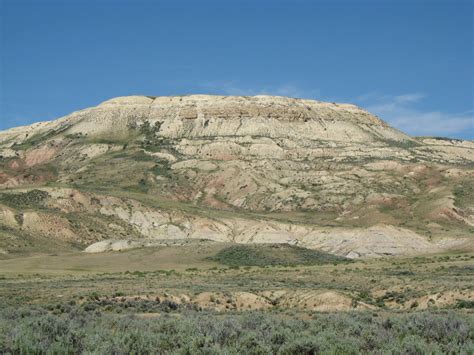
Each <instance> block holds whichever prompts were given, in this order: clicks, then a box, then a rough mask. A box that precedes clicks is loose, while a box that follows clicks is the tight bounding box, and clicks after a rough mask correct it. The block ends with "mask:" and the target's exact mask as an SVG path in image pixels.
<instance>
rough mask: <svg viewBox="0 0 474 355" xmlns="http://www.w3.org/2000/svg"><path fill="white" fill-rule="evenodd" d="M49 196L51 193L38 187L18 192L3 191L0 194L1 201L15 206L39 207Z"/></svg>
mask: <svg viewBox="0 0 474 355" xmlns="http://www.w3.org/2000/svg"><path fill="white" fill-rule="evenodd" d="M48 197H49V193H47V192H46V191H42V190H36V189H35V190H31V191H27V192H21V193H16V194H13V193H2V194H0V203H3V204H5V205H7V206H10V207H13V208H25V207H39V206H41V205H42V204H43V202H44V200H45V199H46V198H48Z"/></svg>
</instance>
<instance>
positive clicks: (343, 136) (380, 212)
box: [0, 95, 474, 258]
mask: <svg viewBox="0 0 474 355" xmlns="http://www.w3.org/2000/svg"><path fill="white" fill-rule="evenodd" d="M182 239H209V240H214V241H226V242H238V243H289V244H295V245H299V246H303V247H306V248H311V249H320V250H323V251H327V252H331V253H334V254H338V255H342V256H347V257H350V258H357V257H364V256H383V255H400V254H403V255H405V254H422V253H432V252H440V251H443V250H452V249H461V250H465V249H466V248H468V249H473V248H474V142H471V141H460V140H454V139H444V138H417V137H410V136H408V135H406V134H404V133H402V132H400V131H398V130H396V129H394V128H392V127H390V126H389V125H387V124H386V123H385V122H383V121H382V120H381V119H379V118H378V117H376V116H374V115H372V114H370V113H369V112H367V111H364V110H363V109H361V108H359V107H356V106H354V105H349V104H336V103H325V102H318V101H312V100H301V99H292V98H286V97H272V96H255V97H233V96H207V95H191V96H182V97H181V96H179V97H148V96H130V97H119V98H115V99H112V100H108V101H106V102H104V103H102V104H100V105H98V106H97V107H91V108H87V109H84V110H81V111H78V112H74V113H72V114H70V115H68V116H65V117H63V118H60V119H58V120H55V121H51V122H42V123H36V124H33V125H31V126H26V127H18V128H13V129H9V130H6V131H3V132H0V253H3V254H4V255H5V256H4V257H9V256H12V255H21V254H22V253H31V252H52V251H58V250H84V249H86V248H87V249H86V250H87V251H90V252H98V251H104V250H108V249H122V248H127V247H132V246H141V245H155V244H159V243H163V240H169V241H170V242H171V241H173V242H174V243H175V242H176V240H182Z"/></svg>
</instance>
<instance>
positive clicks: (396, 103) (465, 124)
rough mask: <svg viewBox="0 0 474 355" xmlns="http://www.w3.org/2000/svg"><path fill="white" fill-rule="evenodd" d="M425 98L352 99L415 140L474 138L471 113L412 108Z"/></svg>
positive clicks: (413, 95)
mask: <svg viewBox="0 0 474 355" xmlns="http://www.w3.org/2000/svg"><path fill="white" fill-rule="evenodd" d="M424 98H426V95H425V94H423V93H407V94H403V95H381V94H378V93H368V94H365V95H362V96H359V97H357V98H356V102H358V103H359V104H361V105H362V106H364V107H365V108H366V109H367V110H368V111H370V112H372V113H374V114H376V115H377V116H379V117H380V118H382V119H383V120H385V121H387V122H389V123H390V124H391V125H392V126H394V127H396V128H398V129H400V130H402V131H404V132H406V133H409V134H412V135H419V136H456V135H457V136H464V137H470V138H471V139H472V137H473V136H474V114H473V113H474V110H468V111H464V112H460V113H450V112H441V111H426V110H422V109H419V108H417V107H416V104H417V103H419V102H421V101H422V100H423V99H424Z"/></svg>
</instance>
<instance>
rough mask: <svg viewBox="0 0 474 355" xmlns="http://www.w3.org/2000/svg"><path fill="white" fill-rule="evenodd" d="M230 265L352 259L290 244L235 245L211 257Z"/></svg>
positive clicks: (315, 263) (312, 263)
mask: <svg viewBox="0 0 474 355" xmlns="http://www.w3.org/2000/svg"><path fill="white" fill-rule="evenodd" d="M209 259H210V260H213V261H218V262H220V263H222V264H224V265H229V266H260V267H264V266H296V265H323V264H335V263H336V264H337V263H345V262H350V261H351V260H350V259H347V258H344V257H341V256H336V255H332V254H329V253H325V252H322V251H317V250H311V249H306V248H301V247H298V246H294V245H288V244H253V245H251V244H246V245H234V246H231V247H228V248H225V249H222V250H221V251H219V252H218V253H217V254H216V255H214V256H212V257H210V258H209Z"/></svg>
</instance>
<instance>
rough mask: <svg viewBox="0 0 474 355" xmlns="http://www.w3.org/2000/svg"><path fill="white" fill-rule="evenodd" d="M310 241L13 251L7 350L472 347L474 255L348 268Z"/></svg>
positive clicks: (4, 273)
mask: <svg viewBox="0 0 474 355" xmlns="http://www.w3.org/2000/svg"><path fill="white" fill-rule="evenodd" d="M299 249H300V248H295V247H287V246H285V247H281V246H279V247H276V246H273V245H263V246H252V247H251V248H241V246H239V245H234V244H229V243H211V242H199V243H198V242H195V243H190V244H188V245H182V246H167V247H166V246H163V247H152V248H144V249H134V250H129V251H124V252H111V253H101V254H86V253H67V254H62V253H58V254H37V255H30V256H25V257H21V258H18V257H16V258H4V259H3V260H0V308H1V311H0V352H1V353H8V352H10V353H78V352H86V353H123V354H125V353H150V352H156V351H157V349H159V350H160V351H161V352H162V353H170V352H172V353H188V354H195V353H202V354H204V353H205V354H209V353H223V352H224V353H229V354H232V353H245V354H248V353H260V354H263V353H281V354H301V353H306V354H313V353H318V352H323V353H359V352H365V353H367V352H375V353H381V352H383V353H410V354H423V353H446V352H450V351H451V352H453V353H466V354H467V353H472V351H474V345H473V330H474V328H473V327H474V323H473V320H474V317H473V315H474V313H473V307H474V298H473V284H474V283H473V281H474V272H473V271H474V269H473V267H472V264H473V260H474V255H473V254H469V253H460V254H445V255H431V256H426V257H405V258H382V259H371V260H356V261H353V262H345V261H344V260H339V258H337V259H338V260H333V259H331V258H329V259H327V255H326V254H322V255H320V254H317V255H316V254H314V253H309V254H308V252H307V251H305V250H299ZM272 251H274V253H271V252H272ZM262 258H263V260H267V259H268V258H271V261H272V263H269V264H270V265H267V266H259V261H260V260H262ZM285 259H288V260H290V261H291V263H286V264H285V263H281V262H280V261H281V260H285ZM306 260H310V261H311V263H310V265H308V264H307V265H301V263H303V264H304V263H305V261H306ZM298 264H300V265H298ZM251 265H254V266H251Z"/></svg>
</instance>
